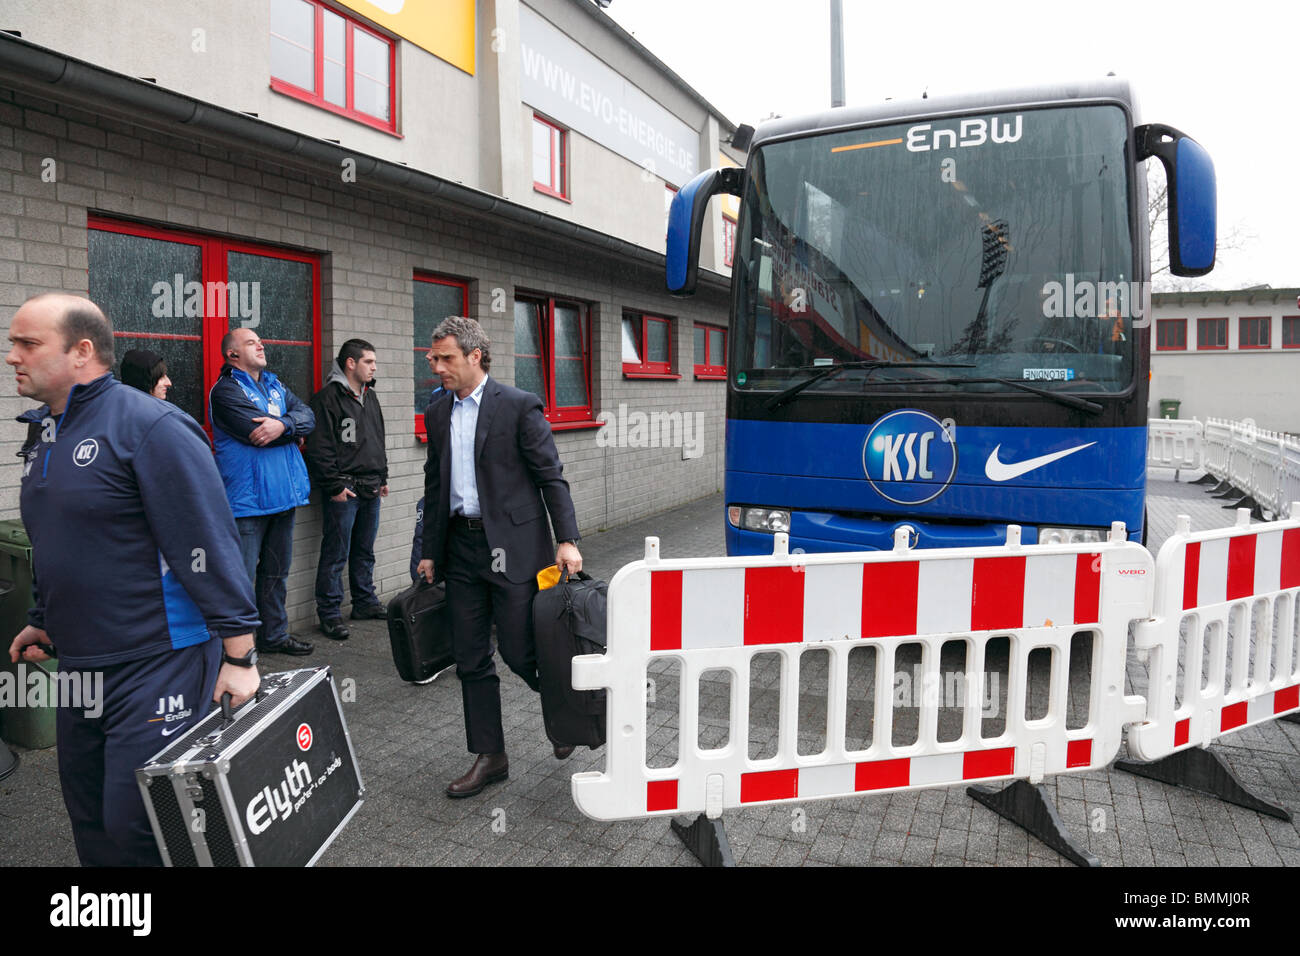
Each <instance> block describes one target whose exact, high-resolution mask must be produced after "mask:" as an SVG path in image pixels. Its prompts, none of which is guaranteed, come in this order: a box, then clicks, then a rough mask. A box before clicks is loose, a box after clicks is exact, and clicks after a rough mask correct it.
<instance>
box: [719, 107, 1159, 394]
mask: <svg viewBox="0 0 1300 956" xmlns="http://www.w3.org/2000/svg"><path fill="white" fill-rule="evenodd" d="M1127 130H1128V124H1127V121H1126V117H1125V114H1124V112H1123V111H1122V110H1121V109H1120V108H1119V107H1115V106H1085V107H1072V108H1051V109H1034V110H1031V109H1026V110H1021V111H1018V112H1004V113H991V114H984V115H974V116H959V117H952V118H946V119H933V120H930V121H929V122H918V123H911V124H902V125H891V126H875V127H870V128H865V129H853V130H848V131H841V132H834V133H825V134H821V135H815V136H807V137H802V138H798V139H790V140H785V141H777V142H773V143H770V144H767V145H763V146H761V147H759V148H758V149H757V150H756V151H755V153H754V155H753V156H752V157H751V160H750V165H749V170H748V175H747V180H746V184H745V189H744V196H743V198H742V204H743V209H742V214H741V226H740V234H739V235H738V237H737V244H736V257H735V268H736V270H737V271H738V276H737V290H738V294H737V296H736V297H735V303H736V305H735V307H736V315H735V316H734V319H733V323H734V324H733V329H734V330H735V336H736V349H737V351H736V355H735V361H734V364H733V380H734V382H735V384H736V386H737V387H738V388H742V389H755V388H757V389H778V390H780V389H785V388H788V387H790V386H791V384H792V383H795V382H797V381H799V380H800V379H801V378H806V377H807V376H808V375H809V369H811V368H815V367H818V366H825V365H845V366H849V365H850V363H858V365H859V366H860V367H859V368H858V369H854V368H852V367H847V368H844V369H843V370H842V371H841V372H840V373H839V374H835V375H823V376H820V377H819V378H818V380H817V381H816V382H813V383H810V384H809V385H808V387H807V388H806V389H804V390H802V394H805V395H806V394H814V393H821V392H841V393H842V392H844V391H853V392H856V393H859V394H861V393H862V392H864V391H869V390H879V389H897V388H898V387H900V383H903V382H907V383H909V386H923V387H926V388H928V387H931V386H933V387H934V388H937V389H943V390H948V389H951V388H959V389H961V390H963V391H972V392H977V393H979V394H981V395H987V394H988V393H989V392H990V391H999V390H1001V391H1005V390H1006V386H1005V384H1002V385H999V384H998V383H997V381H996V380H997V379H1003V380H1006V379H1014V380H1017V381H1023V382H1033V383H1035V385H1036V386H1038V387H1048V388H1053V389H1055V388H1061V389H1063V390H1068V391H1083V392H1110V393H1114V392H1121V391H1124V390H1125V389H1127V388H1128V387H1129V386H1130V385H1131V383H1132V379H1133V370H1134V364H1135V362H1134V359H1135V356H1134V347H1135V341H1134V339H1135V336H1134V334H1133V328H1134V323H1135V322H1137V323H1138V327H1142V325H1143V324H1144V323H1143V321H1142V320H1143V319H1144V318H1145V317H1146V314H1147V313H1146V299H1145V297H1144V290H1142V289H1140V288H1139V287H1138V285H1139V284H1138V283H1137V282H1135V281H1133V279H1134V276H1135V272H1136V268H1137V262H1136V260H1135V256H1134V245H1133V239H1132V235H1131V226H1130V218H1129V212H1128V209H1129V205H1128V188H1129V183H1128V176H1127V175H1126V172H1125V170H1126V169H1127V168H1128V160H1127V157H1126V153H1125V148H1126V145H1127ZM871 363H888V365H887V366H885V367H880V368H867V369H865V370H864V369H862V368H861V366H867V365H869V364H871ZM956 364H960V366H961V367H960V368H954V367H953V366H954V365H956ZM941 365H942V366H946V367H943V368H941V367H939V366H941ZM945 381H946V382H948V383H949V384H946V385H945V384H942V383H944V382H945Z"/></svg>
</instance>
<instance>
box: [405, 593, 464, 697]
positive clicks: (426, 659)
mask: <svg viewBox="0 0 1300 956" xmlns="http://www.w3.org/2000/svg"><path fill="white" fill-rule="evenodd" d="M388 640H389V643H391V644H392V646H393V663H394V664H396V665H397V673H398V674H399V675H401V678H402V680H406V681H410V682H411V683H413V684H427V683H428V682H429V681H431V680H433V679H434V678H435V677H437V676H438V673H439V672H440V671H442V670H444V669H446V668H447V667H450V666H451V665H452V664H454V663H455V662H456V659H455V658H454V657H453V656H452V652H451V621H450V619H449V617H448V614H447V592H446V591H445V590H444V589H443V586H442V585H441V584H429V583H427V582H425V581H420V582H418V583H416V584H413V585H411V587H409V588H407V589H406V590H405V591H403V592H402V593H401V594H399V595H397V597H395V598H393V599H392V600H391V601H389V602H388Z"/></svg>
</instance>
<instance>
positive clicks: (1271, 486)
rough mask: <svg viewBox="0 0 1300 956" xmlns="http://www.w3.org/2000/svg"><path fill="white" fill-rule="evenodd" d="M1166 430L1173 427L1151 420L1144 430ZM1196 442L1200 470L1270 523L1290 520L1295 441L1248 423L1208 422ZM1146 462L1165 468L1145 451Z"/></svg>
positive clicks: (1299, 494)
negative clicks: (1250, 501)
mask: <svg viewBox="0 0 1300 956" xmlns="http://www.w3.org/2000/svg"><path fill="white" fill-rule="evenodd" d="M1167 424H1175V423H1167V422H1164V421H1163V420H1161V419H1152V420H1151V422H1150V423H1149V424H1148V429H1152V428H1157V427H1161V426H1165V425H1167ZM1200 442H1201V459H1202V463H1203V467H1204V468H1205V470H1206V471H1207V472H1208V473H1209V474H1211V475H1213V476H1214V477H1215V478H1217V479H1219V481H1226V482H1228V483H1230V484H1231V485H1232V486H1233V487H1234V488H1236V489H1238V490H1239V491H1241V492H1244V493H1245V494H1248V495H1250V496H1251V497H1252V498H1254V499H1255V500H1256V501H1257V502H1258V503H1259V505H1260V507H1261V508H1264V509H1265V510H1267V511H1269V512H1271V513H1272V514H1273V516H1274V517H1275V518H1288V517H1290V516H1291V502H1292V501H1295V500H1298V499H1300V439H1297V438H1296V437H1294V436H1291V435H1284V434H1282V433H1280V432H1273V431H1268V430H1267V429H1263V428H1259V427H1258V426H1256V425H1255V423H1254V421H1252V420H1251V419H1249V418H1247V419H1243V420H1242V421H1227V420H1225V419H1219V418H1209V419H1206V421H1205V426H1204V428H1203V429H1202V432H1201V436H1200ZM1147 462H1148V464H1156V465H1164V467H1171V466H1169V465H1166V464H1164V462H1163V461H1153V460H1152V457H1151V453H1150V451H1148V455H1147ZM1172 467H1181V466H1177V465H1175V466H1172ZM1188 467H1191V466H1188Z"/></svg>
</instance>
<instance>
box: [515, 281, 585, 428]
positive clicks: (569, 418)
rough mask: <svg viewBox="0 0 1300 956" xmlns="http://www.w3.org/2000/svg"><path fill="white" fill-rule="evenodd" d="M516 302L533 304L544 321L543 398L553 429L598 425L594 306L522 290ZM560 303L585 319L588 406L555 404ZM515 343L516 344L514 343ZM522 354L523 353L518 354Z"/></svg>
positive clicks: (540, 333) (544, 411)
mask: <svg viewBox="0 0 1300 956" xmlns="http://www.w3.org/2000/svg"><path fill="white" fill-rule="evenodd" d="M515 301H516V302H526V303H528V304H529V305H531V306H532V307H533V315H534V316H535V317H536V318H537V319H538V321H539V322H540V323H541V328H540V329H539V330H538V341H540V342H541V343H542V355H541V359H542V381H543V383H544V384H543V388H544V391H545V392H546V394H545V395H544V396H543V397H542V414H543V415H545V417H546V420H547V421H548V422H550V423H551V426H552V428H553V429H555V430H557V431H560V430H563V429H564V428H566V427H569V428H574V427H581V426H584V425H594V424H598V423H595V422H594V420H593V419H592V415H591V410H592V407H593V400H592V394H591V306H590V305H588V304H587V303H585V302H578V301H577V300H575V299H566V298H563V297H561V296H548V295H539V294H535V293H524V292H521V293H519V294H518V295H516V296H515ZM557 305H561V306H567V307H569V308H572V309H576V310H577V311H578V314H579V315H581V316H582V319H583V327H584V334H583V339H584V341H583V343H582V371H583V375H584V377H585V379H586V383H587V404H586V405H565V406H563V407H557V406H556V404H555V307H556V306H557ZM512 346H513V343H512ZM514 354H516V355H518V354H519V353H517V352H516V353H514Z"/></svg>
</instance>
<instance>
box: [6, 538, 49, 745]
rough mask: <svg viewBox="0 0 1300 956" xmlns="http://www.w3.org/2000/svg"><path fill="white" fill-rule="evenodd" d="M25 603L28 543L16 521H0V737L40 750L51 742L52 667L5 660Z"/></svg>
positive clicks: (20, 624)
mask: <svg viewBox="0 0 1300 956" xmlns="http://www.w3.org/2000/svg"><path fill="white" fill-rule="evenodd" d="M31 605H32V543H31V541H30V540H29V539H28V537H27V531H26V530H25V529H24V528H23V523H22V522H21V521H19V520H17V519H11V520H9V521H0V740H5V741H8V742H9V743H11V744H16V745H17V746H19V747H26V748H27V749H28V750H43V749H44V748H46V747H53V746H54V714H55V705H56V704H57V693H56V691H57V689H58V684H57V682H56V681H55V680H54V674H55V673H56V671H57V667H56V665H55V663H54V662H53V661H42V662H40V663H39V664H34V663H31V662H29V661H19V662H18V663H17V664H11V663H9V642H10V641H12V640H13V639H14V637H15V636H17V634H18V632H19V631H21V630H22V629H23V628H24V627H26V626H27V609H28V608H29V607H31Z"/></svg>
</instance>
